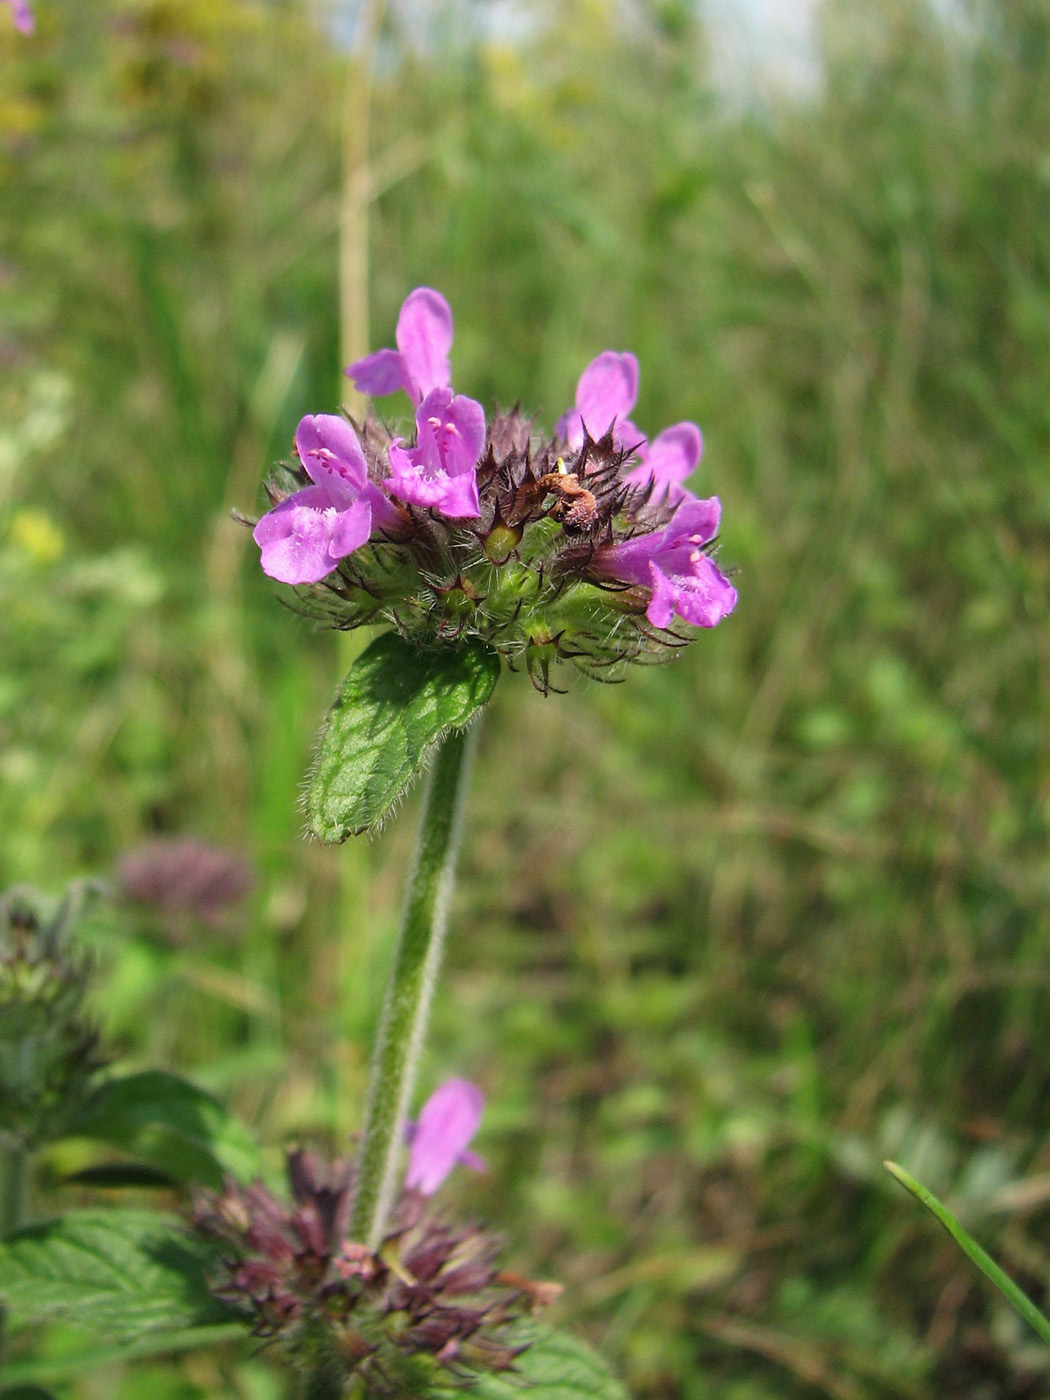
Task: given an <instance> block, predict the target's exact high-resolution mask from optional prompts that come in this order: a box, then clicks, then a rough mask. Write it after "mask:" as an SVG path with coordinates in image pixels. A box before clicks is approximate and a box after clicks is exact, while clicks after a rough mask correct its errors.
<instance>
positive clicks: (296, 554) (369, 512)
mask: <svg viewBox="0 0 1050 1400" xmlns="http://www.w3.org/2000/svg"><path fill="white" fill-rule="evenodd" d="M295 447H296V451H297V452H298V454H299V460H300V461H301V462H302V464H303V470H304V471H305V472H306V474H307V476H309V478H310V480H311V481H312V482H313V483H314V485H313V486H307V487H306V488H305V489H304V490H302V491H296V493H295V494H294V495H292V496H289V497H288V499H287V500H284V501H282V502H281V503H280V505H277V506H275V507H274V509H273V510H271V511H267V513H266V514H265V515H264V516H263V517H262V519H261V520H260V521H259V523H258V524H257V525H256V527H255V529H254V530H253V531H252V538H253V539H254V540H255V543H256V544H257V545H258V546H259V548H260V549H261V551H262V560H261V562H262V567H263V572H264V573H266V574H269V576H270V577H271V578H275V579H278V580H279V581H280V582H281V583H320V581H321V580H322V579H324V578H327V577H328V575H329V574H330V573H331V572H332V571H333V569H335V568H336V566H337V565H338V563H339V561H340V559H345V558H346V556H347V555H348V554H352V553H353V551H354V550H355V549H359V548H360V547H361V545H363V544H364V543H365V541H366V540H367V539H368V538H369V536H370V535H371V534H372V531H373V530H374V529H376V528H379V529H384V528H389V527H392V526H394V525H396V523H397V521H398V519H399V516H398V511H397V508H396V507H395V506H394V505H392V504H391V502H390V501H388V500H387V498H386V497H385V496H384V495H383V493H382V491H381V490H380V489H379V487H378V486H375V485H374V484H373V483H372V482H370V481H369V479H368V467H367V465H366V463H365V458H364V453H363V452H362V451H361V444H360V443H359V442H358V440H357V434H356V433H355V432H354V430H353V428H352V427H351V426H350V424H349V423H347V422H346V421H345V419H343V418H339V417H337V416H336V415H335V414H332V413H319V414H316V415H314V416H308V417H306V418H304V419H302V421H301V422H300V424H299V427H298V428H297V429H296V433H295Z"/></svg>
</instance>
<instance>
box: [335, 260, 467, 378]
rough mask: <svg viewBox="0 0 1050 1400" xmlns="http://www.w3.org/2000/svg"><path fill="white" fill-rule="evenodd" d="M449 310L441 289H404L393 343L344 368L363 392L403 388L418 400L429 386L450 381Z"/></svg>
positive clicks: (450, 318)
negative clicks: (394, 348) (405, 295)
mask: <svg viewBox="0 0 1050 1400" xmlns="http://www.w3.org/2000/svg"><path fill="white" fill-rule="evenodd" d="M451 349H452V312H451V311H450V309H449V304H448V302H447V301H446V300H445V298H444V297H443V296H442V295H441V294H440V292H435V291H433V290H432V289H431V288H430V287H417V288H416V290H415V291H414V292H409V294H408V296H407V297H406V298H405V300H404V302H403V303H402V306H401V314H400V315H399V316H398V318H397V349H396V350H376V351H375V352H374V353H373V354H371V355H366V356H365V357H364V359H363V360H355V361H354V363H353V364H352V365H350V366H349V368H348V369H347V371H346V372H347V374H348V375H349V376H350V378H351V379H352V380H353V381H354V384H355V386H356V387H357V388H358V389H360V391H361V393H363V394H372V395H383V394H393V393H394V392H395V391H396V390H398V389H404V391H405V393H406V394H407V395H408V396H409V398H410V399H411V400H412V402H413V403H416V404H418V403H422V401H423V399H425V398H426V396H427V395H428V394H429V393H430V391H431V390H432V389H447V388H448V386H449V385H450V384H451V382H452V371H451V369H450V368H449V361H448V356H449V351H450V350H451Z"/></svg>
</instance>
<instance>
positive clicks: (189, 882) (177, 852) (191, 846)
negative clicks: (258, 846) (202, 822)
mask: <svg viewBox="0 0 1050 1400" xmlns="http://www.w3.org/2000/svg"><path fill="white" fill-rule="evenodd" d="M116 883H117V887H118V889H119V890H120V892H121V893H122V894H123V896H124V898H125V899H128V900H130V901H131V902H133V903H135V904H149V905H153V906H154V908H156V909H159V910H161V911H162V912H163V913H165V914H175V915H182V914H188V915H191V916H192V917H193V918H196V919H199V920H200V921H201V923H205V924H211V925H216V924H219V923H220V922H221V920H222V916H223V914H224V913H225V912H226V911H227V910H228V909H230V908H232V907H233V906H234V905H236V904H239V903H240V901H241V900H242V899H243V898H244V897H245V895H246V894H247V893H248V891H249V890H250V889H251V886H252V871H251V868H250V866H249V865H248V864H247V862H246V861H245V860H244V859H243V858H242V857H241V856H238V855H236V854H234V852H233V851H227V850H223V849H222V848H221V847H219V846H213V845H211V844H210V842H207V841H198V840H195V839H194V838H193V837H157V838H156V839H155V840H152V841H147V842H145V843H144V844H143V845H141V846H136V847H135V848H134V849H133V850H131V851H128V852H127V853H126V854H125V855H124V856H122V857H121V859H120V861H119V862H118V864H117V869H116Z"/></svg>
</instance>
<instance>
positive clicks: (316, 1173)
mask: <svg viewBox="0 0 1050 1400" xmlns="http://www.w3.org/2000/svg"><path fill="white" fill-rule="evenodd" d="M464 1085H465V1081H464V1080H453V1081H452V1086H449V1085H444V1086H442V1089H441V1090H439V1091H438V1093H437V1094H435V1095H433V1096H432V1097H431V1099H430V1100H428V1102H427V1104H426V1105H425V1106H424V1110H423V1114H421V1115H420V1124H419V1127H418V1130H417V1141H418V1140H419V1138H423V1139H424V1140H426V1138H427V1137H428V1136H429V1137H430V1138H431V1141H432V1143H433V1139H434V1134H435V1131H436V1129H435V1119H436V1117H437V1116H438V1111H437V1109H434V1108H432V1107H431V1105H433V1104H434V1103H435V1100H437V1103H438V1105H439V1107H440V1106H441V1104H442V1103H443V1104H444V1107H443V1108H441V1112H440V1116H441V1117H442V1118H443V1119H446V1129H445V1135H446V1137H447V1136H448V1128H447V1122H448V1121H450V1120H448V1119H447V1110H448V1109H449V1107H450V1105H451V1104H452V1102H453V1100H455V1101H457V1102H458V1103H459V1105H460V1107H461V1108H462V1107H463V1106H464V1105H465V1104H466V1102H467V1098H466V1096H464V1094H463V1086H464ZM455 1086H459V1087H458V1088H456V1087H455ZM466 1087H467V1088H468V1089H470V1090H473V1093H474V1094H477V1090H474V1089H473V1085H468V1086H466ZM439 1096H440V1097H439ZM478 1097H479V1098H480V1095H479V1096H478ZM479 1111H480V1110H479ZM451 1116H452V1118H455V1117H456V1113H455V1112H453V1114H452V1115H451ZM424 1118H425V1119H426V1121H424ZM437 1135H438V1136H439V1137H440V1136H441V1132H440V1131H438V1133H437ZM454 1136H455V1137H456V1138H457V1140H458V1141H459V1142H460V1144H461V1145H463V1144H465V1141H466V1138H465V1137H464V1135H463V1125H461V1126H460V1127H458V1128H456V1129H455V1131H454ZM287 1175H288V1188H289V1189H288V1192H287V1194H286V1195H280V1196H279V1195H277V1194H276V1193H275V1192H273V1191H271V1190H269V1189H268V1188H267V1187H265V1186H263V1185H262V1183H261V1182H255V1183H254V1184H253V1185H251V1186H241V1185H238V1184H237V1183H235V1182H233V1181H228V1182H227V1183H226V1187H225V1189H224V1190H223V1191H222V1192H220V1193H215V1192H211V1191H203V1190H202V1191H199V1192H198V1193H197V1196H196V1200H195V1203H194V1210H193V1223H194V1226H195V1227H196V1229H197V1230H198V1231H199V1232H200V1233H201V1234H202V1235H205V1236H207V1237H208V1238H210V1239H213V1240H217V1241H219V1243H220V1244H221V1246H222V1251H221V1254H222V1265H221V1271H220V1273H219V1275H218V1277H216V1278H215V1279H214V1281H213V1284H212V1287H213V1291H214V1292H215V1293H216V1295H217V1296H218V1297H219V1298H221V1299H222V1300H223V1301H224V1302H226V1303H227V1304H229V1305H231V1306H232V1307H233V1308H234V1309H236V1310H237V1311H238V1312H240V1313H241V1314H242V1315H243V1316H244V1318H245V1320H246V1321H247V1322H248V1323H249V1325H250V1326H251V1328H252V1331H253V1332H254V1333H255V1334H256V1335H258V1336H264V1337H274V1338H276V1339H278V1340H279V1341H280V1342H281V1343H282V1344H283V1346H284V1347H285V1349H286V1350H287V1352H288V1353H289V1355H290V1356H291V1357H292V1358H293V1359H295V1360H298V1361H299V1362H301V1363H306V1364H307V1365H308V1364H309V1359H310V1349H311V1348H312V1347H316V1346H318V1345H319V1344H320V1345H321V1346H322V1347H323V1349H324V1351H325V1353H326V1354H327V1355H333V1354H334V1355H337V1356H338V1357H339V1358H340V1359H341V1361H342V1363H343V1365H344V1366H345V1371H346V1375H347V1377H349V1376H350V1375H351V1374H354V1373H359V1374H360V1375H362V1377H363V1379H364V1380H365V1382H366V1385H367V1386H368V1393H369V1394H372V1393H379V1394H386V1393H390V1394H399V1395H401V1394H413V1395H414V1394H418V1393H421V1389H422V1380H423V1379H425V1378H426V1377H428V1376H432V1373H433V1364H434V1363H437V1364H438V1365H439V1366H441V1367H443V1368H446V1369H445V1373H446V1375H447V1374H448V1372H450V1371H451V1372H454V1373H457V1374H459V1375H460V1376H461V1377H465V1376H469V1375H472V1374H476V1373H478V1372H484V1371H506V1370H509V1369H510V1368H511V1367H512V1366H513V1363H514V1360H515V1358H516V1357H517V1356H518V1355H520V1353H521V1351H522V1350H523V1342H524V1341H525V1340H527V1339H524V1338H523V1337H522V1334H521V1331H520V1329H519V1328H518V1327H517V1326H516V1324H517V1323H518V1322H519V1321H521V1320H522V1319H524V1318H525V1317H526V1316H527V1315H528V1314H530V1313H532V1312H534V1311H535V1310H536V1309H537V1308H539V1307H542V1306H544V1305H545V1304H546V1303H548V1302H550V1301H551V1300H552V1299H553V1298H554V1297H556V1296H557V1293H558V1291H559V1290H558V1289H557V1287H556V1286H555V1285H553V1284H545V1283H535V1282H533V1281H531V1280H529V1279H526V1278H523V1277H521V1276H520V1275H518V1274H506V1273H504V1272H503V1271H502V1270H501V1269H500V1267H499V1259H498V1256H499V1241H498V1240H497V1239H496V1238H495V1237H494V1236H493V1235H491V1234H489V1233H487V1232H486V1231H485V1230H483V1229H481V1228H479V1227H478V1226H475V1225H468V1226H462V1225H457V1224H454V1223H450V1222H449V1221H447V1220H445V1219H443V1218H442V1217H440V1216H438V1215H436V1214H434V1213H433V1212H432V1211H431V1208H430V1205H429V1202H428V1201H427V1200H426V1198H425V1195H424V1193H423V1191H422V1190H421V1189H418V1188H417V1189H412V1190H406V1191H404V1192H403V1193H402V1195H401V1198H400V1199H399V1201H398V1202H397V1203H396V1205H395V1207H394V1211H393V1214H392V1216H391V1219H390V1222H389V1226H388V1229H387V1232H386V1236H385V1238H384V1239H383V1240H382V1242H381V1243H380V1245H379V1247H378V1248H377V1249H375V1250H371V1249H369V1248H368V1247H367V1246H366V1245H364V1244H361V1243H359V1242H358V1241H356V1240H353V1239H350V1238H348V1236H347V1230H348V1228H349V1221H350V1217H351V1206H352V1203H353V1197H354V1192H355V1190H356V1186H357V1181H356V1171H355V1168H354V1167H353V1166H350V1165H348V1164H347V1163H345V1162H339V1161H335V1162H325V1161H323V1160H321V1159H320V1158H319V1157H317V1156H315V1155H314V1154H312V1153H307V1152H293V1153H291V1155H290V1156H289V1158H288V1161H287ZM420 1361H422V1362H423V1363H424V1369H423V1370H422V1371H420V1370H417V1369H415V1367H416V1366H417V1363H419V1362H420ZM384 1387H388V1388H389V1389H388V1390H387V1389H384Z"/></svg>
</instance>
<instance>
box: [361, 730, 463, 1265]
mask: <svg viewBox="0 0 1050 1400" xmlns="http://www.w3.org/2000/svg"><path fill="white" fill-rule="evenodd" d="M476 730H477V725H476V724H475V725H472V726H471V727H470V729H469V730H464V729H453V730H451V731H450V732H449V734H448V735H447V736H446V737H445V739H444V740H442V742H441V746H440V748H439V749H438V754H437V758H436V760H435V762H434V765H433V767H432V768H431V770H430V774H429V776H428V778H427V787H426V794H425V797H424V800H423V815H422V818H421V821H420V826H419V834H418V836H417V838H416V849H415V855H414V858H413V868H412V872H411V876H410V879H409V884H408V895H407V898H406V901H405V911H404V915H403V917H402V921H401V934H400V937H399V938H398V944H397V952H396V953H395V955H394V967H393V971H392V972H391V974H390V981H389V983H388V985H387V994H386V1002H385V1004H384V1006H383V1015H382V1019H381V1021H380V1024H379V1034H378V1037H377V1039H376V1047H375V1051H374V1054H373V1059H372V1071H371V1076H370V1080H369V1086H368V1107H367V1110H366V1113H365V1134H364V1143H363V1146H362V1148H361V1160H360V1166H359V1171H360V1175H359V1177H358V1184H357V1195H356V1197H355V1200H354V1213H353V1219H352V1221H351V1225H350V1233H351V1236H352V1238H354V1239H356V1240H360V1241H362V1242H363V1243H365V1244H367V1246H368V1247H369V1249H376V1248H377V1247H378V1245H379V1243H380V1241H381V1240H382V1238H383V1231H384V1227H385V1225H386V1218H387V1214H388V1212H389V1210H390V1204H391V1201H392V1200H393V1196H394V1191H395V1187H396V1183H397V1172H398V1166H399V1163H400V1157H401V1148H402V1135H403V1133H404V1124H405V1118H406V1116H407V1113H408V1102H409V1097H410V1096H411V1093H412V1087H413V1084H414V1082H415V1077H416V1068H417V1065H418V1062H419V1054H420V1051H421V1049H422V1047H423V1037H424V1035H425V1033H426V1028H427V1022H428V1021H429V1019H430V1005H431V1001H432V999H433V992H434V983H435V981H436V979H437V973H438V967H439V965H440V963H441V953H442V949H443V946H444V941H445V926H446V922H447V915H448V902H449V896H450V895H451V893H452V878H453V874H454V870H455V863H456V852H457V849H458V846H459V828H460V815H461V813H462V809H463V794H464V790H465V788H466V784H467V775H468V772H469V769H470V760H471V757H472V755H473V750H474V742H475V739H474V736H475V732H476Z"/></svg>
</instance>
